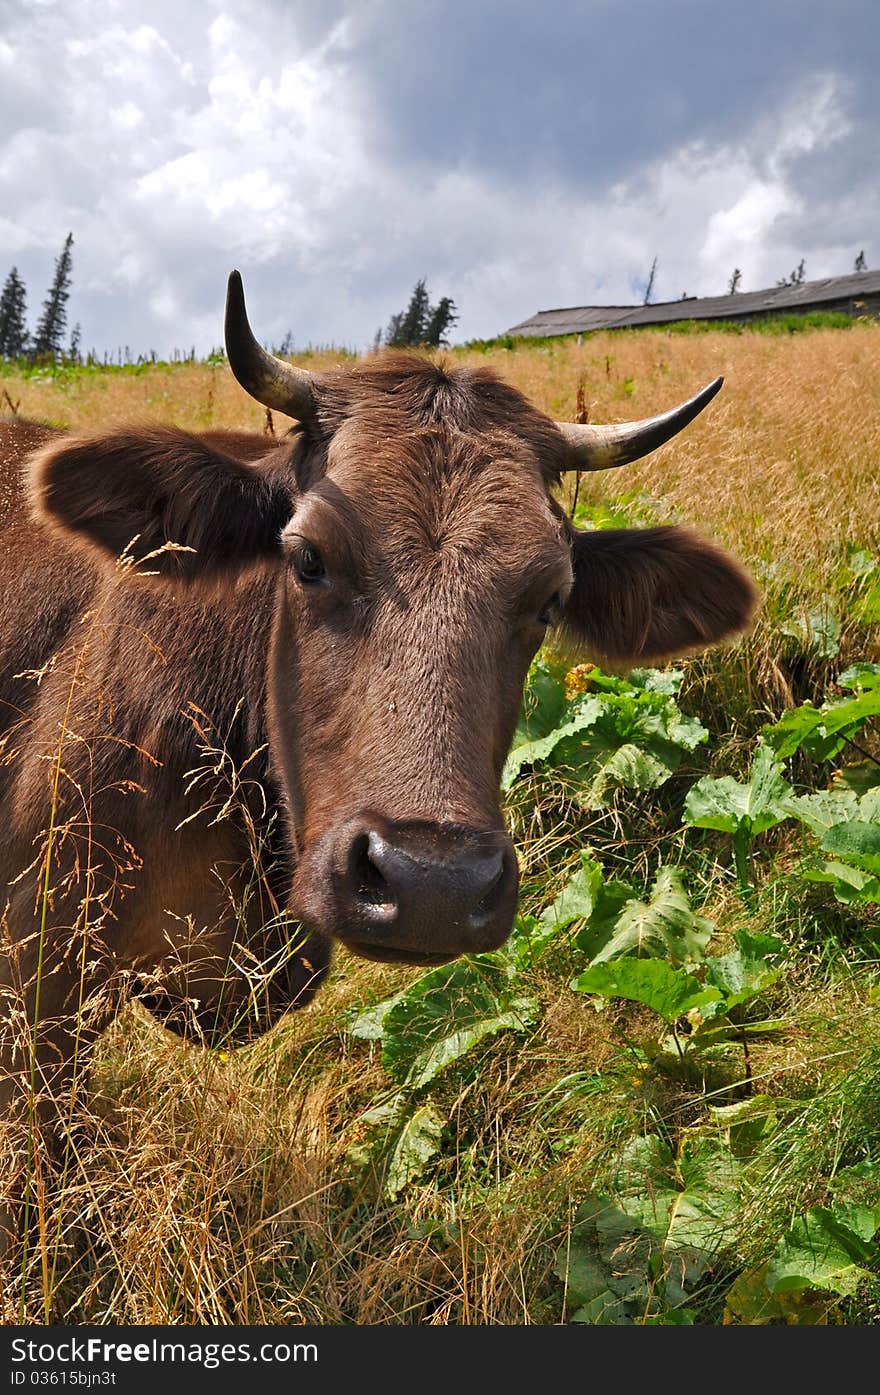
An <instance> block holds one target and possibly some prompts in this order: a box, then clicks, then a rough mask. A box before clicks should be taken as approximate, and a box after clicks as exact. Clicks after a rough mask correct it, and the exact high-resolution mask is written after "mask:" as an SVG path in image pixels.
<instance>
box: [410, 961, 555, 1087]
mask: <svg viewBox="0 0 880 1395" xmlns="http://www.w3.org/2000/svg"><path fill="white" fill-rule="evenodd" d="M539 1011H540V1010H539V1007H538V1004H537V1003H536V1002H535V1000H534V999H532V998H527V997H513V996H512V995H511V985H510V982H509V980H508V978H507V973H506V970H505V967H504V965H503V963H502V962H500V961H499V960H498V959H492V958H490V957H489V956H488V955H480V956H475V957H474V958H472V959H459V960H457V961H456V962H455V963H454V964H443V965H441V966H440V967H439V968H437V969H431V970H430V971H429V972H428V973H426V974H423V975H422V976H421V978H418V979H416V981H415V983H413V984H411V985H410V987H409V988H407V989H406V990H405V991H404V993H403V994H402V996H401V997H400V999H399V1000H398V1002H397V1003H396V1004H395V1005H394V1007H393V1008H392V1009H391V1011H390V1012H389V1013H388V1014H387V1015H386V1017H385V1019H384V1024H383V1037H382V1064H383V1066H384V1067H385V1069H386V1070H387V1072H388V1074H389V1075H390V1076H391V1078H392V1080H395V1081H396V1082H397V1083H398V1084H401V1085H406V1086H407V1087H408V1088H409V1089H413V1090H415V1089H421V1088H422V1087H423V1086H425V1085H428V1084H430V1082H431V1081H432V1080H434V1079H435V1078H436V1077H437V1076H438V1075H439V1074H440V1073H441V1072H442V1071H444V1070H446V1068H447V1067H448V1066H450V1065H451V1064H452V1063H453V1062H455V1061H459V1060H461V1059H462V1057H464V1056H466V1055H467V1054H468V1052H470V1051H472V1050H473V1048H474V1047H475V1046H476V1045H477V1044H478V1043H479V1042H481V1041H483V1040H485V1039H486V1038H487V1037H491V1036H495V1035H497V1034H498V1033H499V1032H504V1031H525V1030H526V1029H527V1028H528V1027H530V1026H532V1025H533V1024H534V1022H535V1021H537V1019H538V1016H539Z"/></svg>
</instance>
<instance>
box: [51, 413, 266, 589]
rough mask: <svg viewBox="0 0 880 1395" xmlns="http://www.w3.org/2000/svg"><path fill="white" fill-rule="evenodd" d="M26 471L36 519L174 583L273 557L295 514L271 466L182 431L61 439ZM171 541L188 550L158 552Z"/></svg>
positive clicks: (218, 573)
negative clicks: (124, 556)
mask: <svg viewBox="0 0 880 1395" xmlns="http://www.w3.org/2000/svg"><path fill="white" fill-rule="evenodd" d="M30 468H31V500H32V503H33V506H34V509H35V511H36V513H37V515H38V516H41V517H42V518H44V519H46V520H47V521H48V522H49V523H51V524H54V525H55V526H56V527H59V528H61V529H63V530H64V531H65V532H66V533H69V534H72V535H73V536H74V537H76V538H79V539H81V540H82V541H84V542H86V543H89V544H90V545H91V546H92V548H96V549H98V550H99V551H100V552H101V553H102V554H103V555H104V557H105V558H106V559H109V558H117V557H119V556H121V555H122V554H123V553H124V552H126V553H127V555H130V556H131V557H132V558H133V559H134V561H135V562H138V561H144V567H143V570H144V571H148V572H158V573H159V574H160V575H162V576H165V577H169V578H177V579H179V580H194V579H195V578H197V577H205V576H214V577H216V576H218V575H220V574H222V573H224V572H228V571H237V570H240V569H241V568H243V567H246V566H248V565H250V564H252V563H254V562H256V561H259V560H260V559H261V558H268V557H272V556H275V555H280V542H279V538H280V534H281V530H282V528H283V527H284V525H285V523H287V521H288V519H289V518H290V515H291V513H292V512H293V501H292V498H291V490H290V485H289V483H288V481H287V479H286V477H285V476H284V475H282V474H281V473H280V472H279V471H278V470H277V467H276V469H274V470H273V469H272V468H271V467H270V466H267V465H263V466H261V465H260V464H259V463H257V464H251V465H245V464H243V463H242V462H241V461H240V460H237V459H235V458H234V457H233V456H231V455H227V454H225V453H224V452H223V451H222V450H220V449H217V448H216V447H215V446H213V445H211V444H209V443H208V442H206V441H203V440H200V439H199V438H198V437H197V436H192V435H190V434H189V433H188V432H186V431H177V430H156V429H149V430H143V431H125V432H119V433H117V434H114V435H110V436H100V437H96V438H95V439H93V440H88V439H84V438H79V439H76V438H74V439H72V438H70V437H67V438H65V439H62V440H60V441H53V442H52V444H51V445H47V446H45V447H44V448H43V449H42V450H41V451H39V452H37V454H36V455H34V456H33V457H32V459H31V467H30ZM135 539H136V541H133V540H135ZM169 543H176V544H178V546H179V547H182V548H189V549H192V550H191V551H178V550H174V549H173V548H168V550H167V551H164V552H162V551H161V549H162V548H163V547H165V546H166V545H167V544H169ZM155 552H158V555H157V556H155V557H153V556H150V555H149V554H151V553H155ZM145 559H148V560H145Z"/></svg>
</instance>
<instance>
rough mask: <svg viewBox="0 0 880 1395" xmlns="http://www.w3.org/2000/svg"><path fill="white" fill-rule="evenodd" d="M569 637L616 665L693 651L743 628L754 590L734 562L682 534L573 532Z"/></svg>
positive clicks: (566, 618)
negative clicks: (572, 577)
mask: <svg viewBox="0 0 880 1395" xmlns="http://www.w3.org/2000/svg"><path fill="white" fill-rule="evenodd" d="M570 539H571V553H572V567H573V571H574V585H573V587H572V590H571V592H570V594H569V596H568V598H567V600H566V602H565V605H564V606H563V613H562V623H563V625H564V627H565V629H566V630H567V631H568V633H569V635H570V636H571V637H572V638H573V639H574V640H575V641H576V642H577V643H578V644H579V645H582V646H584V647H585V648H586V649H587V651H588V652H589V653H590V654H592V655H593V656H594V657H595V658H597V659H600V660H601V659H604V660H606V661H607V662H608V663H611V664H614V665H616V666H622V665H629V666H632V665H633V664H638V663H657V662H660V661H661V660H664V659H669V658H672V657H673V656H674V655H677V654H687V653H692V652H694V651H696V650H699V649H704V648H706V646H707V645H710V644H716V643H718V641H719V640H723V639H727V638H729V637H731V636H733V635H736V634H739V633H740V632H741V631H742V630H744V629H745V628H746V626H747V625H748V623H749V620H750V619H751V616H752V612H753V611H754V608H755V603H756V600H757V595H756V591H755V587H754V585H753V583H752V581H751V580H750V578H749V577H748V576H747V574H746V573H745V571H743V569H742V567H741V566H740V565H739V563H738V562H736V561H735V560H734V558H732V557H730V556H728V554H727V553H726V552H722V551H721V549H720V548H718V547H715V546H713V545H712V544H711V543H708V542H705V541H704V540H703V539H702V538H700V537H698V536H697V535H696V534H695V533H691V532H689V531H688V530H687V529H684V528H638V529H630V528H613V529H607V530H601V531H598V532H579V531H578V530H576V529H574V528H571V529H570Z"/></svg>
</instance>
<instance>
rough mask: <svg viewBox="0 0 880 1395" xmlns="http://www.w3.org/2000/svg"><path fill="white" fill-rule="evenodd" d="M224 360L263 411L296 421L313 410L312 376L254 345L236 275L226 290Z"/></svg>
mask: <svg viewBox="0 0 880 1395" xmlns="http://www.w3.org/2000/svg"><path fill="white" fill-rule="evenodd" d="M226 357H227V358H228V359H229V367H230V368H231V369H232V371H233V373H234V374H235V376H236V378H237V379H238V381H239V382H240V383H241V385H242V387H243V388H244V390H245V392H248V393H250V395H251V397H253V398H255V399H256V400H257V402H262V404H263V406H264V407H274V408H275V410H276V411H278V412H284V413H285V415H286V416H289V417H296V419H297V420H298V421H300V420H302V418H303V417H305V416H308V414H309V412H310V411H311V409H312V406H313V398H312V376H311V374H310V373H307V372H306V371H305V369H304V368H294V366H293V364H292V363H285V362H284V361H283V359H280V358H275V357H274V355H273V354H267V353H266V350H265V349H264V348H262V347H261V346H260V345H259V344H258V343H257V341H256V339H255V338H254V336H253V333H252V331H251V327H250V325H249V324H248V317H247V310H246V308H245V303H244V287H243V286H242V284H241V277H240V276H239V274H238V272H237V271H233V272H232V273H231V274H230V277H229V284H228V286H227V289H226Z"/></svg>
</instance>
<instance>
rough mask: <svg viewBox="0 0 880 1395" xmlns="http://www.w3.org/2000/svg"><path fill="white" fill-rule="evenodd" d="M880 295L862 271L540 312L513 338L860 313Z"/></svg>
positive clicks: (877, 275) (878, 284) (872, 274)
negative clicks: (834, 308)
mask: <svg viewBox="0 0 880 1395" xmlns="http://www.w3.org/2000/svg"><path fill="white" fill-rule="evenodd" d="M877 294H880V271H858V272H853V273H852V274H851V275H850V276H828V277H826V278H825V280H823V281H803V282H802V283H801V284H800V285H799V286H772V287H771V288H770V289H768V290H766V291H742V292H740V293H739V294H737V295H710V296H699V297H698V296H694V297H693V298H688V299H686V300H666V301H661V302H660V303H659V304H657V305H578V306H572V307H570V308H569V309H565V310H539V311H538V313H537V314H536V315H532V317H531V318H530V319H528V320H523V321H522V323H521V324H518V325H513V326H512V328H511V329H509V330H507V333H508V334H511V335H523V336H529V335H542V336H543V335H554V334H582V333H584V332H585V331H587V330H591V329H623V328H626V327H627V326H631V327H635V326H638V325H664V324H672V323H673V322H674V321H676V320H739V319H743V318H746V317H748V316H751V315H772V314H774V313H778V312H779V311H786V310H788V311H793V312H797V311H803V310H821V309H823V307H824V308H827V307H828V306H829V304H831V303H833V302H836V301H846V302H850V304H849V305H848V306H847V307H846V308H847V309H849V310H851V311H852V312H854V313H858V308H859V307H858V302H859V300H861V299H862V298H863V297H864V296H866V295H870V296H874V295H877Z"/></svg>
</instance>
